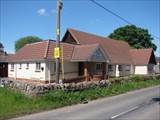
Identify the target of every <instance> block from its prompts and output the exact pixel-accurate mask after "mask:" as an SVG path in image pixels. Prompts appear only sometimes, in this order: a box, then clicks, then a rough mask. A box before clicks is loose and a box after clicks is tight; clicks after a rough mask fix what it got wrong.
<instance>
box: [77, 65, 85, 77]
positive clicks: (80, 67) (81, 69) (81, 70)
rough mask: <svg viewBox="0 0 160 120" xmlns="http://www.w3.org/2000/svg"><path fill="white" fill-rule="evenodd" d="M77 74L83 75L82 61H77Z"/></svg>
mask: <svg viewBox="0 0 160 120" xmlns="http://www.w3.org/2000/svg"><path fill="white" fill-rule="evenodd" d="M78 75H79V76H82V75H84V63H83V62H79V63H78Z"/></svg>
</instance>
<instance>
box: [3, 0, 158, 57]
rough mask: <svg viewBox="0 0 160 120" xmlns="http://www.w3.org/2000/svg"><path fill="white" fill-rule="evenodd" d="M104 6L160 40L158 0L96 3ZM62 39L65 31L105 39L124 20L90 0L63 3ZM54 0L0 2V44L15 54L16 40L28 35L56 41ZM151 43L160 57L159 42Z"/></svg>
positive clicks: (109, 0)
mask: <svg viewBox="0 0 160 120" xmlns="http://www.w3.org/2000/svg"><path fill="white" fill-rule="evenodd" d="M95 1H97V2H99V3H100V4H102V5H103V6H104V7H106V8H108V9H110V10H112V11H113V12H115V13H116V14H118V15H120V16H121V17H123V18H125V19H126V20H128V21H130V22H131V23H133V24H135V25H136V26H137V27H141V28H145V29H148V30H149V33H150V34H152V35H155V36H157V37H158V38H160V0H95ZM62 2H63V9H62V15H61V38H62V37H63V36H64V34H65V32H66V30H67V29H68V28H74V29H77V30H81V31H85V32H89V33H93V34H97V35H100V36H105V37H106V36H108V35H109V34H110V33H112V32H113V31H114V30H115V29H116V28H118V27H122V26H125V25H127V23H125V22H124V21H122V20H120V19H119V18H117V17H115V16H113V15H112V14H110V13H108V12H106V11H105V10H104V9H102V8H100V7H98V6H96V5H95V4H93V3H92V2H91V1H90V0H62ZM56 4H57V1H56V0H0V42H1V43H2V44H3V45H4V48H5V51H7V52H8V53H14V51H15V49H14V44H15V41H16V40H18V39H20V38H22V37H25V36H29V35H33V36H38V37H40V38H42V39H44V40H47V39H54V40H55V39H56V34H55V33H56V15H57V13H56ZM153 42H154V43H155V44H156V45H157V47H158V49H157V51H156V55H157V56H160V40H159V39H157V38H154V40H153Z"/></svg>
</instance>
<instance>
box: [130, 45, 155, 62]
mask: <svg viewBox="0 0 160 120" xmlns="http://www.w3.org/2000/svg"><path fill="white" fill-rule="evenodd" d="M152 52H153V50H152V49H151V48H149V49H131V50H130V53H131V56H132V60H133V63H134V64H135V65H147V64H149V61H150V58H151V55H152Z"/></svg>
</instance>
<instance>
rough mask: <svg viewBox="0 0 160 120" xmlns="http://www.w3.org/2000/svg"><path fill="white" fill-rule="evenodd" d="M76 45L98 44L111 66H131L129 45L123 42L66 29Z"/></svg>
mask: <svg viewBox="0 0 160 120" xmlns="http://www.w3.org/2000/svg"><path fill="white" fill-rule="evenodd" d="M68 32H70V33H71V35H72V36H73V38H74V39H75V40H76V41H77V44H80V45H85V44H96V43H98V44H100V45H101V46H102V47H103V49H104V50H105V52H106V54H107V55H108V57H109V58H110V60H111V63H113V64H132V60H131V56H130V53H129V49H130V47H129V45H128V44H127V43H126V42H123V41H117V40H113V39H110V38H105V37H101V36H97V35H94V34H90V33H86V32H82V31H78V30H74V29H68Z"/></svg>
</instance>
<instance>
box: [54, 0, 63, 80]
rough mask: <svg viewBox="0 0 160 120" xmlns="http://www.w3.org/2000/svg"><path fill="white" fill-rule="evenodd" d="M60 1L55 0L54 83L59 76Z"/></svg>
mask: <svg viewBox="0 0 160 120" xmlns="http://www.w3.org/2000/svg"><path fill="white" fill-rule="evenodd" d="M61 9H62V1H61V0H58V1H57V28H56V35H57V40H56V48H55V49H54V53H55V58H56V83H59V76H60V20H61V19H60V18H61Z"/></svg>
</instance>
